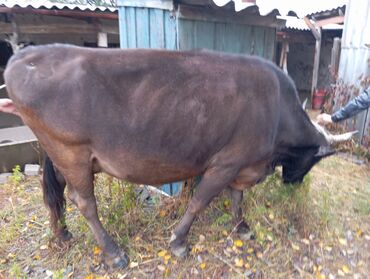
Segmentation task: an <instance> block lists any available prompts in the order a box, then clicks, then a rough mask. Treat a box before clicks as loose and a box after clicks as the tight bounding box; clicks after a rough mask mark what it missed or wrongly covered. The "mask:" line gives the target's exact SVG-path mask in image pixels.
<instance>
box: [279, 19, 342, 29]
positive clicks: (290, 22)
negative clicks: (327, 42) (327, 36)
mask: <svg viewBox="0 0 370 279" xmlns="http://www.w3.org/2000/svg"><path fill="white" fill-rule="evenodd" d="M278 18H279V19H283V20H285V21H286V23H285V28H287V29H295V30H307V31H308V30H310V28H309V27H308V26H307V24H306V23H305V22H304V20H303V19H301V18H297V17H295V16H278ZM322 28H323V29H324V30H333V29H334V30H339V29H343V25H340V24H328V25H325V26H323V27H322Z"/></svg>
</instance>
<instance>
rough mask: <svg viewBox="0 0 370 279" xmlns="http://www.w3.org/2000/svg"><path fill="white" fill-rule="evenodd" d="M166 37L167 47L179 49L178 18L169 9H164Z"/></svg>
mask: <svg viewBox="0 0 370 279" xmlns="http://www.w3.org/2000/svg"><path fill="white" fill-rule="evenodd" d="M164 38H165V44H164V45H165V48H166V49H170V50H176V49H177V30H176V18H175V17H174V16H171V13H170V12H169V11H164Z"/></svg>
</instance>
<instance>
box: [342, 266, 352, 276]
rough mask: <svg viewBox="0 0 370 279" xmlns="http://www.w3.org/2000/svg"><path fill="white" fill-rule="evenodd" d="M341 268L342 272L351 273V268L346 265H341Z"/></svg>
mask: <svg viewBox="0 0 370 279" xmlns="http://www.w3.org/2000/svg"><path fill="white" fill-rule="evenodd" d="M342 270H343V272H344V273H345V274H349V273H351V270H350V269H349V268H348V266H346V265H343V266H342Z"/></svg>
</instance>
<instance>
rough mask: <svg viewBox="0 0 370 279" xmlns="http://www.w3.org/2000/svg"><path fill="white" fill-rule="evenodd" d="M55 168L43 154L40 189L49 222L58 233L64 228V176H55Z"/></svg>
mask: <svg viewBox="0 0 370 279" xmlns="http://www.w3.org/2000/svg"><path fill="white" fill-rule="evenodd" d="M56 172H57V170H56V169H55V168H54V165H53V162H52V161H51V160H50V158H49V156H48V155H46V156H45V162H44V170H43V179H42V180H43V181H42V189H43V195H44V202H45V205H46V206H47V207H48V208H49V211H50V221H51V222H50V223H51V227H52V229H53V231H54V233H55V234H57V235H58V234H59V233H60V232H61V231H63V230H64V229H65V228H66V225H65V220H64V211H65V205H66V200H65V198H64V189H65V186H66V184H65V181H64V178H62V177H61V176H60V177H57V174H56Z"/></svg>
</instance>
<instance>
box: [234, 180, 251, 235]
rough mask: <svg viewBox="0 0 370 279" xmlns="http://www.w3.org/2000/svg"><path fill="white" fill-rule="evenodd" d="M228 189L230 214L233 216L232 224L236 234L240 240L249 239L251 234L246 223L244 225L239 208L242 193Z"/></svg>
mask: <svg viewBox="0 0 370 279" xmlns="http://www.w3.org/2000/svg"><path fill="white" fill-rule="evenodd" d="M229 189H230V196H231V213H232V215H233V223H234V225H235V226H236V232H237V233H238V234H240V235H241V237H242V238H251V237H252V233H251V231H250V228H249V226H248V224H247V223H245V221H244V218H243V211H242V208H241V203H242V200H243V191H240V190H237V189H233V188H232V187H230V188H229Z"/></svg>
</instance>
